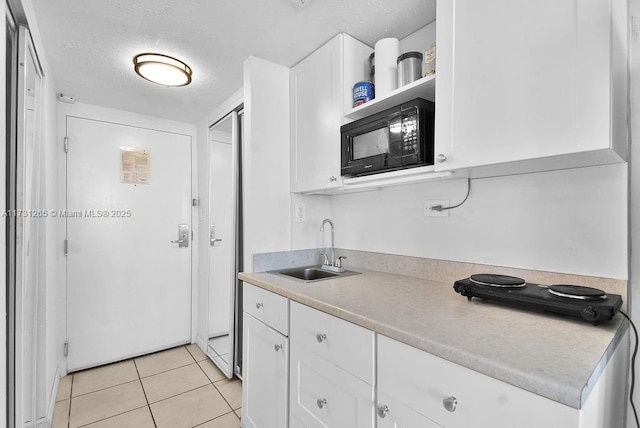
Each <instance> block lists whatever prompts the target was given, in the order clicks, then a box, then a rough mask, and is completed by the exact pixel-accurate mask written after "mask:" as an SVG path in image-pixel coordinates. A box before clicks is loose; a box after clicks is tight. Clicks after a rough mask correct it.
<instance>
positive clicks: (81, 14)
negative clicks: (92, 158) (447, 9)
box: [32, 0, 435, 123]
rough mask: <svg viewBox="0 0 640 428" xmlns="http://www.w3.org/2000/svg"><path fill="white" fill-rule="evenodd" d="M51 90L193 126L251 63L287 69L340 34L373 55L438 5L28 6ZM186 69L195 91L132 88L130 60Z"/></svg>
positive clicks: (136, 82)
mask: <svg viewBox="0 0 640 428" xmlns="http://www.w3.org/2000/svg"><path fill="white" fill-rule="evenodd" d="M32 4H33V7H34V10H35V13H36V20H37V24H38V27H39V29H40V33H41V37H42V41H43V44H44V49H45V51H46V56H47V59H48V62H49V71H50V72H52V73H53V75H54V78H55V81H56V85H57V90H58V92H62V93H64V94H69V95H72V96H74V97H75V98H76V101H78V102H82V103H88V104H95V105H100V106H105V107H112V108H118V109H122V110H128V111H133V112H138V113H143V114H148V115H151V116H156V117H161V118H166V119H174V120H179V121H184V122H189V123H195V122H197V121H198V120H200V119H202V118H203V117H205V116H207V115H208V114H209V113H211V112H212V111H213V110H214V109H215V108H216V107H217V106H218V105H219V104H221V103H222V102H223V101H224V100H225V99H226V98H227V97H228V96H229V95H231V94H232V93H233V92H235V91H236V90H237V89H239V88H240V87H241V86H242V63H243V62H244V60H245V59H246V58H247V57H248V56H249V55H256V56H259V57H261V58H264V59H267V60H269V61H273V62H276V63H278V64H282V65H286V66H292V65H294V64H296V63H297V62H298V61H300V60H301V59H302V58H304V57H305V56H307V55H308V54H309V53H310V52H311V51H313V50H314V49H316V48H318V47H319V46H321V45H322V44H323V43H324V42H326V41H327V40H329V39H330V38H331V37H332V36H334V35H335V34H337V33H339V32H345V33H348V34H350V35H352V36H354V37H355V38H357V39H359V40H361V41H363V42H365V43H366V44H368V45H370V46H373V45H374V44H375V42H376V41H377V40H378V39H381V38H383V37H397V38H403V37H405V36H407V35H409V34H411V33H412V32H414V31H415V30H417V29H419V28H421V27H423V26H424V25H426V24H428V23H429V22H431V21H433V20H434V19H435V0H400V1H399V0H313V1H311V2H309V1H307V2H306V5H305V6H300V5H297V4H295V3H294V2H292V0H90V1H87V0H32ZM141 52H161V53H164V54H167V55H171V56H175V57H177V58H180V59H182V60H183V61H185V62H187V63H188V64H189V65H190V66H191V68H192V69H193V82H192V84H191V85H189V86H187V87H181V88H165V87H162V86H159V85H155V84H153V83H150V82H147V81H145V80H143V79H141V78H139V77H138V76H137V75H136V74H135V73H134V71H133V65H132V58H133V56H134V55H136V54H138V53H141Z"/></svg>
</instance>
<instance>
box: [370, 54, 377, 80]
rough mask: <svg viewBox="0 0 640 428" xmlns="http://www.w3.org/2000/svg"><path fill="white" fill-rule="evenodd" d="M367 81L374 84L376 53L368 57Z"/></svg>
mask: <svg viewBox="0 0 640 428" xmlns="http://www.w3.org/2000/svg"><path fill="white" fill-rule="evenodd" d="M369 80H370V81H371V82H373V83H374V84H375V83H376V52H375V51H373V52H371V55H369Z"/></svg>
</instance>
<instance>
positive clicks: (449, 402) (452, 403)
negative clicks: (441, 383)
mask: <svg viewBox="0 0 640 428" xmlns="http://www.w3.org/2000/svg"><path fill="white" fill-rule="evenodd" d="M442 405H443V406H444V408H445V409H447V411H449V412H455V411H456V407H458V400H457V399H456V397H447V398H445V399H444V400H442Z"/></svg>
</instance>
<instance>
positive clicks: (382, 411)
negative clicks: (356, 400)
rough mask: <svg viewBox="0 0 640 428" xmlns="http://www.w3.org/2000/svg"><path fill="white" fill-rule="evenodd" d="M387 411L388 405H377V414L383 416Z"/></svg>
mask: <svg viewBox="0 0 640 428" xmlns="http://www.w3.org/2000/svg"><path fill="white" fill-rule="evenodd" d="M387 413H389V406H387V405H386V404H383V405H382V406H378V416H380V417H381V418H384V417H385V416H387Z"/></svg>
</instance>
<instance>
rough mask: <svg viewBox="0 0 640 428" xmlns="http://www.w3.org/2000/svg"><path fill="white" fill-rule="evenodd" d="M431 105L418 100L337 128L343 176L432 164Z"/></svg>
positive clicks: (432, 116)
mask: <svg viewBox="0 0 640 428" xmlns="http://www.w3.org/2000/svg"><path fill="white" fill-rule="evenodd" d="M434 117H435V104H434V103H433V102H431V101H427V100H425V99H422V98H416V99H414V100H411V101H407V102H405V103H402V104H400V105H397V106H395V107H392V108H390V109H387V110H384V111H381V112H380V113H376V114H373V115H371V116H368V117H365V118H362V119H358V120H356V121H353V122H351V123H348V124H346V125H343V126H341V127H340V133H341V135H342V137H341V146H342V168H341V174H342V175H343V176H347V177H357V176H361V175H369V174H375V173H379V172H386V171H393V170H398V169H404V168H413V167H417V166H426V165H433V128H434Z"/></svg>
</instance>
